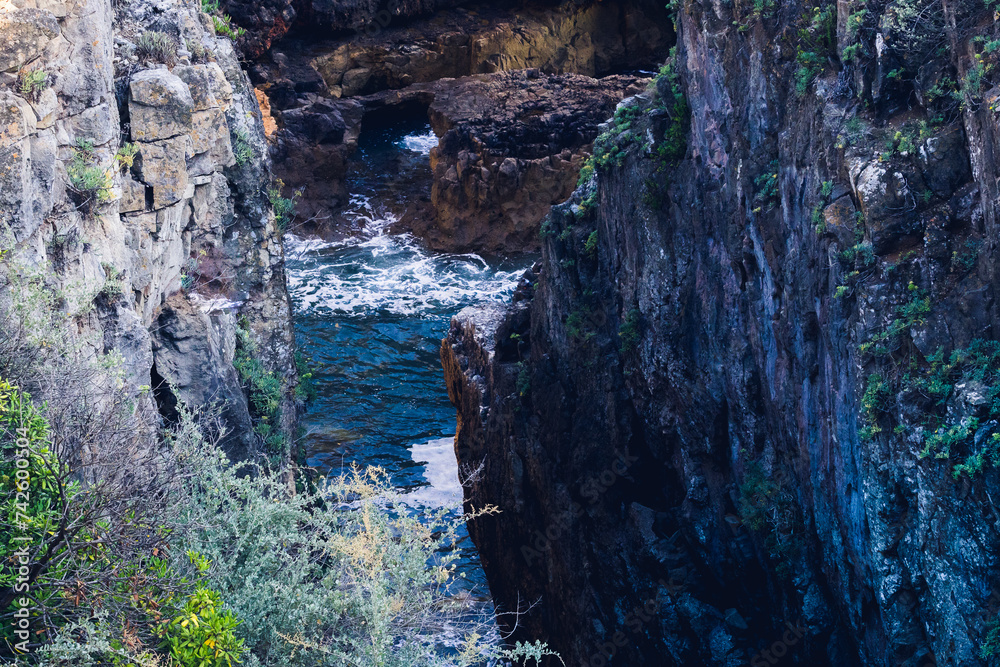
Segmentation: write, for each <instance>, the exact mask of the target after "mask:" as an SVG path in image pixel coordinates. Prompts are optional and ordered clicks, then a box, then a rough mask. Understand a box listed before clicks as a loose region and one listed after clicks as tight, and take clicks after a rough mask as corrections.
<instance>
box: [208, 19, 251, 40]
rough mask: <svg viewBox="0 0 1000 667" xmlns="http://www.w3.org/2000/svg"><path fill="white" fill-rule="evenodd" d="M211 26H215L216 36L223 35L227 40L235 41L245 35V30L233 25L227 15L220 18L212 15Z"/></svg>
mask: <svg viewBox="0 0 1000 667" xmlns="http://www.w3.org/2000/svg"><path fill="white" fill-rule="evenodd" d="M212 25H214V26H215V32H216V34H219V35H224V36H226V37H228V38H229V39H233V40H235V39H238V38H240V37H243V36H244V35H246V34H247V31H246V30H245V29H243V28H241V27H239V26H234V25H233V20H232V19H231V18H230V17H229V15H228V14H223V15H222V16H218V15H213V16H212Z"/></svg>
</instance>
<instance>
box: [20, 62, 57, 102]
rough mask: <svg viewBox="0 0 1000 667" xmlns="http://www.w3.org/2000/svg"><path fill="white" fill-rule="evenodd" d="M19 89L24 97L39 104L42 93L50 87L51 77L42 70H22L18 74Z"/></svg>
mask: <svg viewBox="0 0 1000 667" xmlns="http://www.w3.org/2000/svg"><path fill="white" fill-rule="evenodd" d="M17 87H18V90H20V91H21V94H22V95H23V96H24V97H26V98H28V99H29V100H31V101H33V102H37V101H38V98H39V96H40V95H41V94H42V91H43V90H45V89H46V88H48V87H49V75H48V74H47V73H46V72H45V71H44V70H40V69H31V70H29V69H22V70H21V71H19V72H18V73H17Z"/></svg>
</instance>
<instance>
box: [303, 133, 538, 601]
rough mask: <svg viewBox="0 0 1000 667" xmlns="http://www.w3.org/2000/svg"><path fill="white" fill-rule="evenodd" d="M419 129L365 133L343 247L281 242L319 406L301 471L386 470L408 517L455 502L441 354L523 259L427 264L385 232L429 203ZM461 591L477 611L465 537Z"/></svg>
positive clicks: (482, 589)
mask: <svg viewBox="0 0 1000 667" xmlns="http://www.w3.org/2000/svg"><path fill="white" fill-rule="evenodd" d="M435 145H437V139H436V138H435V137H434V135H433V133H432V132H431V130H430V127H429V126H427V125H425V124H424V123H419V124H417V125H416V126H414V125H413V124H410V125H406V124H401V125H399V126H395V127H389V128H381V129H378V130H374V131H366V132H365V133H364V134H362V138H361V143H360V146H359V155H357V156H356V159H357V162H358V166H357V168H356V170H355V171H354V173H353V174H352V175H351V176H350V178H349V182H348V187H349V191H350V192H351V195H352V197H351V203H350V205H349V207H348V210H347V211H346V213H345V215H344V219H343V221H342V224H340V225H339V227H340V228H341V237H340V238H338V239H336V240H333V241H320V240H307V239H301V238H296V237H294V236H292V235H289V236H288V238H287V239H286V252H287V254H288V263H287V268H288V277H289V287H290V290H291V294H292V300H293V303H294V308H295V311H296V328H297V333H298V342H299V346H300V349H302V350H303V351H304V352H305V353H306V355H307V356H309V357H311V358H312V365H313V370H314V382H315V384H316V388H317V390H318V393H319V397H318V399H317V400H316V402H315V404H314V405H313V406H312V407H311V408H310V409H309V411H308V412H307V414H306V415H305V418H304V420H303V425H304V426H305V428H306V430H307V432H308V435H307V437H306V448H307V452H308V463H309V465H311V466H313V467H316V468H318V469H321V470H323V471H325V472H328V473H332V474H338V473H339V472H340V471H341V470H343V469H345V468H349V467H350V466H351V464H359V465H362V466H366V465H378V466H382V467H383V468H385V469H386V470H387V471H389V472H390V473H391V474H392V476H393V480H394V482H395V484H396V485H397V486H398V487H400V488H401V489H402V490H404V491H405V492H406V496H405V497H406V499H407V500H408V501H409V502H410V503H411V504H412V506H413V507H416V508H419V507H420V506H426V507H434V508H440V507H449V506H452V507H455V508H456V510H455V511H456V513H457V512H459V511H460V509H459V506H460V504H461V499H462V491H461V487H460V486H459V482H458V473H457V465H456V461H455V454H454V448H453V437H454V434H455V409H454V408H453V407H452V406H451V404H450V403H449V401H448V394H447V389H446V388H445V384H444V376H443V372H442V370H441V362H440V357H439V352H438V350H439V347H440V345H441V339H442V338H443V337H444V336H445V335H446V334H447V332H448V327H449V324H450V321H451V317H452V316H453V315H454V314H456V313H457V312H458V311H459V310H461V309H462V308H463V307H465V306H468V305H472V304H475V303H480V302H483V301H487V300H501V299H506V298H508V297H509V296H510V294H511V293H512V292H513V289H514V287H515V285H516V283H517V279H518V277H519V276H520V275H521V274H522V273H523V272H524V270H525V269H526V268H527V267H528V266H529V265H530V263H531V262H532V261H533V259H534V258H533V257H521V258H518V259H513V260H506V259H500V258H483V257H480V256H478V255H471V254H468V255H451V254H442V253H434V252H430V251H428V250H426V249H424V248H423V247H422V246H421V245H420V243H419V242H418V241H417V240H416V239H414V238H412V237H410V236H408V235H405V234H393V233H390V232H389V231H388V229H389V228H390V227H391V226H392V224H393V223H394V222H396V221H397V220H398V219H399V217H400V216H401V215H402V214H403V210H404V208H405V206H406V204H407V201H408V198H410V197H419V196H420V195H424V196H429V193H430V164H429V158H428V153H429V151H430V148H431V147H432V146H435ZM457 546H458V548H460V549H461V551H462V560H461V565H460V569H461V570H462V571H463V572H465V574H466V580H467V581H468V582H469V585H470V590H469V592H470V593H471V594H472V595H473V596H475V597H477V598H480V599H482V600H486V599H487V598H488V589H487V587H486V582H485V578H484V577H483V575H482V571H481V568H480V567H479V563H478V558H477V555H476V553H475V549H474V547H473V546H472V544H471V541H470V540H469V539H468V537H467V535H463V536H462V540H461V541H460V543H459V544H458V545H457Z"/></svg>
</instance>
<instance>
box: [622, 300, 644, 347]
mask: <svg viewBox="0 0 1000 667" xmlns="http://www.w3.org/2000/svg"><path fill="white" fill-rule="evenodd" d="M618 337H619V338H621V352H622V354H628V353H629V352H631V351H632V350H634V349H635V348H636V346H637V345H638V344H639V340H640V339H641V338H642V313H640V312H639V309H637V308H633V309H632V310H630V311H628V315H626V316H625V321H624V322H622V326H621V329H620V330H619V331H618Z"/></svg>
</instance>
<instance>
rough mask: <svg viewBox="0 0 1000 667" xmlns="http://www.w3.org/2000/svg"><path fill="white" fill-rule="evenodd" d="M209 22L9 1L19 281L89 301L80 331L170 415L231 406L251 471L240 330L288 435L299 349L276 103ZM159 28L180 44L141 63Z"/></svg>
mask: <svg viewBox="0 0 1000 667" xmlns="http://www.w3.org/2000/svg"><path fill="white" fill-rule="evenodd" d="M207 22H208V18H207V15H205V14H203V13H202V12H201V11H200V8H199V7H196V6H195V5H194V4H188V3H181V2H177V3H166V5H162V4H156V5H155V6H154V4H151V3H146V2H141V1H140V2H130V3H127V5H121V6H118V7H114V8H113V7H112V5H111V3H110V2H105V1H102V0H84V1H82V2H65V3H60V2H34V1H33V0H28V1H22V0H17V1H16V2H15V3H14V7H13V8H12V7H10V6H9V4H3V3H0V43H3V44H4V47H3V48H0V84H2V88H3V89H2V90H0V100H2V102H0V230H2V234H3V245H4V248H5V249H6V248H9V249H11V250H13V253H12V254H11V255H9V256H8V259H11V258H12V259H13V260H14V261H15V262H16V264H17V265H18V266H20V267H22V268H20V269H19V271H21V272H23V273H28V272H39V273H40V275H44V276H45V278H44V280H45V281H46V284H47V285H48V287H49V288H51V289H53V290H62V291H63V292H65V293H68V294H74V295H76V296H75V297H74V299H75V300H76V302H79V303H82V304H85V306H84V307H81V309H80V312H79V313H71V315H74V316H75V321H76V322H77V326H78V329H79V330H78V331H77V332H76V333H77V334H78V335H79V337H80V338H81V340H83V341H86V345H89V346H90V347H91V348H92V349H93V351H94V352H97V353H105V352H116V353H120V354H121V356H122V358H123V370H124V374H125V377H126V378H127V380H128V382H129V384H130V387H131V388H132V389H133V390H134V391H135V392H136V394H137V395H141V396H144V397H145V396H151V395H154V394H155V397H156V398H157V399H158V400H159V402H160V404H161V408H163V410H164V416H166V417H169V416H170V415H171V414H172V410H173V409H174V407H176V405H177V403H178V402H185V403H187V404H188V405H190V406H192V407H198V406H205V405H207V404H208V403H210V402H212V401H214V400H217V399H223V398H225V399H227V401H228V404H229V407H227V408H226V411H225V415H224V420H225V422H226V425H227V426H228V427H229V435H228V436H227V438H226V442H225V445H226V447H227V450H228V451H229V453H230V454H231V455H232V456H233V457H234V458H248V457H253V456H256V455H257V454H259V453H260V443H259V442H258V440H259V438H258V437H257V436H256V434H254V433H253V431H252V429H251V428H250V423H251V418H250V414H249V412H248V408H247V404H246V400H245V399H244V398H243V389H242V387H241V385H240V379H239V378H238V377H237V373H236V371H235V370H234V368H233V365H232V361H233V355H234V350H235V337H236V323H237V317H238V316H244V317H245V318H246V319H245V326H246V327H247V328H248V329H249V330H250V331H251V332H252V334H251V335H252V336H253V337H254V338H255V339H256V341H257V343H258V344H259V348H260V350H261V356H262V358H263V361H264V363H265V364H266V366H267V367H268V368H269V369H272V370H274V371H275V372H277V373H278V374H279V376H281V377H282V378H283V384H284V386H285V388H286V398H285V407H286V408H287V409H286V410H285V411H284V412H283V414H284V415H285V418H286V423H284V424H282V425H281V428H283V429H285V430H286V431H288V432H290V430H291V428H292V426H293V424H294V420H295V414H296V410H295V407H294V401H293V399H292V391H293V389H294V384H295V379H294V377H295V374H294V362H293V352H294V350H293V345H294V341H293V338H292V331H291V313H290V309H289V304H288V299H287V295H286V289H285V283H284V274H283V268H282V263H283V252H282V249H281V243H280V240H279V235H278V231H277V230H276V228H275V224H274V219H273V215H272V214H271V212H270V208H271V205H270V203H269V202H268V200H267V197H266V195H265V193H264V191H263V189H262V188H261V184H262V183H267V182H268V181H269V180H270V176H269V162H268V155H267V149H266V144H265V139H264V132H263V127H262V125H261V120H260V111H259V108H258V103H257V100H256V98H255V97H254V94H253V89H252V88H251V86H250V83H249V80H248V78H247V76H246V75H245V73H244V72H243V70H242V69H241V67H240V64H239V61H238V59H237V56H236V51H235V49H234V47H233V45H232V43H231V42H230V40H228V39H226V38H224V37H219V36H216V35H215V33H214V30H212V29H211V28H210V27H209V26H208V25H206V23H207ZM153 31H155V32H157V33H160V34H162V37H161V38H160V39H162V40H165V41H164V43H165V47H164V49H163V50H162V52H160V53H159V54H157V55H156V56H154V57H144V58H142V59H140V53H139V50H138V49H137V42H138V41H140V38H141V36H142V35H143V34H144V33H149V32H153ZM31 73H34V75H35V76H36V77H37V80H38V81H42V82H43V83H39V84H37V85H36V87H34V88H32V87H30V86H28V85H26V84H25V83H24V81H25V77H27V76H28V75H29V74H31ZM84 176H88V177H89V180H88V179H87V178H84ZM77 297H79V298H78V299H77ZM149 386H154V387H155V392H154V393H153V394H147V393H145V392H144V391H143V388H144V387H149ZM143 400H148V399H145V398H144V399H143ZM280 455H287V453H284V454H282V453H279V456H280Z"/></svg>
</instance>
